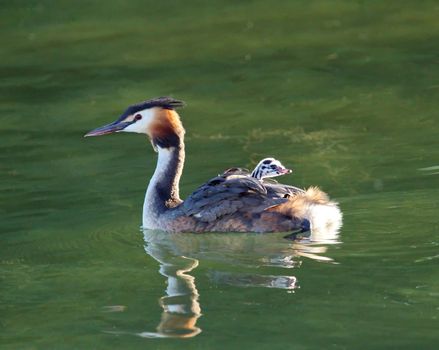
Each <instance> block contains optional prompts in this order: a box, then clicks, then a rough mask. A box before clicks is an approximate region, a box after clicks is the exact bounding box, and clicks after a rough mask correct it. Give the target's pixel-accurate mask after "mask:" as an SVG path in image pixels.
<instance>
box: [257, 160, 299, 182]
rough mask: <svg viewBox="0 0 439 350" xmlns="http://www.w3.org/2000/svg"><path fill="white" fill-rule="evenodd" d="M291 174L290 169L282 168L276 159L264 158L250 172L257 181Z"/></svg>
mask: <svg viewBox="0 0 439 350" xmlns="http://www.w3.org/2000/svg"><path fill="white" fill-rule="evenodd" d="M291 172H292V170H291V169H287V168H286V167H284V166H283V165H282V163H281V162H280V161H278V160H277V159H275V158H264V159H262V160H261V161H260V162H259V163H258V165H256V168H255V169H254V170H253V171H252V173H251V176H252V177H254V178H256V179H258V180H263V179H266V178H270V177H276V176H281V175H285V174H291Z"/></svg>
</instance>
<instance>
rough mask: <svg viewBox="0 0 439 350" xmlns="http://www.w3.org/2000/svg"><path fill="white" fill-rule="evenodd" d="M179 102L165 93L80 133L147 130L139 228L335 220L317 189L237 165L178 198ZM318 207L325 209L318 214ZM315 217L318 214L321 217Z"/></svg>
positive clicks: (249, 228) (281, 225)
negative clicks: (148, 157)
mask: <svg viewBox="0 0 439 350" xmlns="http://www.w3.org/2000/svg"><path fill="white" fill-rule="evenodd" d="M182 105H183V103H182V102H181V101H178V100H174V99H172V98H169V97H161V98H157V99H152V100H148V101H145V102H143V103H140V104H137V105H133V106H131V107H129V108H128V109H127V110H126V111H125V113H124V114H122V116H121V117H120V118H119V119H118V120H116V121H115V122H113V123H111V124H108V125H105V126H103V127H101V128H98V129H95V130H93V131H91V132H89V133H88V134H86V135H85V136H98V135H105V134H109V133H114V132H121V131H124V132H136V133H144V134H146V135H148V136H149V138H150V140H151V143H152V145H153V147H154V149H155V150H156V151H157V152H158V161H157V167H156V170H155V172H154V175H153V176H152V178H151V181H150V183H149V186H148V189H147V191H146V196H145V202H144V205H143V227H144V228H145V229H160V230H164V231H168V232H290V231H293V230H297V229H302V228H303V223H304V222H305V221H307V220H310V221H311V228H312V227H313V226H316V225H317V224H318V225H321V224H323V225H334V224H335V225H337V223H338V225H339V224H340V223H341V212H340V210H339V209H338V207H337V204H336V203H334V202H331V201H329V199H328V197H327V195H326V194H325V193H323V192H322V191H320V190H319V189H317V188H311V189H309V190H307V191H303V190H300V189H297V188H295V187H292V186H284V185H280V184H271V183H268V182H265V181H260V180H259V179H257V178H255V177H252V176H251V174H249V173H246V172H243V171H242V170H240V169H237V170H236V169H235V170H233V169H230V170H228V171H226V172H225V173H224V174H222V175H219V176H217V177H215V178H213V179H211V180H210V181H208V182H207V183H206V184H204V185H202V186H201V187H199V188H198V189H197V190H195V192H194V193H192V194H191V195H190V196H189V197H188V198H187V199H186V200H185V201H182V200H181V199H180V196H179V181H180V177H181V174H182V170H183V163H184V158H185V152H184V133H185V131H184V128H183V126H182V124H181V121H180V118H179V116H178V114H177V112H176V111H175V108H177V107H181V106H182ZM326 209H328V210H326ZM323 211H325V212H327V213H325V215H322V214H323ZM328 213H329V214H328ZM319 217H322V218H323V217H324V221H322V220H320V219H319ZM320 221H322V222H321V223H320Z"/></svg>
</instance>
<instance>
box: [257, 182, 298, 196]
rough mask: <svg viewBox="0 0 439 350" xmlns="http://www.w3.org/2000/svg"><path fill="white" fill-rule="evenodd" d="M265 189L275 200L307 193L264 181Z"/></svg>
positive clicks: (296, 188)
mask: <svg viewBox="0 0 439 350" xmlns="http://www.w3.org/2000/svg"><path fill="white" fill-rule="evenodd" d="M263 185H264V187H265V188H266V190H267V194H268V196H270V197H274V198H287V197H291V196H294V195H297V194H301V193H305V190H303V189H301V188H299V187H296V186H290V185H284V184H280V183H273V182H271V181H270V182H267V181H266V180H264V183H263Z"/></svg>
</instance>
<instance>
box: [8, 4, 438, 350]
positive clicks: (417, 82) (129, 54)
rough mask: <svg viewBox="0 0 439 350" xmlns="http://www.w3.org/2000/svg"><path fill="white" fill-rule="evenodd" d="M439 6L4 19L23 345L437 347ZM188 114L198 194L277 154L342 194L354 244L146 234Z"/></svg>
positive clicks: (13, 293) (13, 254) (149, 7)
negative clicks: (167, 122) (161, 115)
mask: <svg viewBox="0 0 439 350" xmlns="http://www.w3.org/2000/svg"><path fill="white" fill-rule="evenodd" d="M438 16H439V4H438V3H437V2H436V1H421V2H414V1H413V2H409V1H385V2H375V1H369V2H366V1H331V2H326V1H294V2H293V1H290V2H274V3H270V4H268V3H267V2H265V1H252V2H249V1H243V2H235V1H229V2H221V3H220V2H215V3H214V2H210V3H206V2H201V1H193V2H192V1H190V2H184V3H183V2H177V1H167V2H144V1H130V2H127V3H121V2H116V1H106V2H105V3H104V2H70V1H58V2H56V3H53V2H50V1H38V2H36V1H32V2H19V1H14V2H8V3H4V4H3V5H2V10H1V12H0V22H1V23H2V30H1V51H2V54H1V56H0V71H1V80H0V108H1V114H2V119H1V126H0V146H1V154H0V157H1V162H0V169H1V171H0V213H1V221H0V229H1V235H0V240H1V241H0V310H1V313H0V315H1V316H0V329H1V335H2V338H1V340H0V348H2V349H113V348H114V349H145V348H147V349H176V348H184V349H245V348H252V349H389V348H397V349H414V348H416V349H434V348H437V344H438V342H439V334H438V329H439V320H438V317H439V269H438V267H439V266H438V263H439V233H438V232H439V220H438V208H439V206H438V198H439V177H438V176H439V142H438V140H439V137H438V135H439V118H438V101H439V65H438V63H439V56H438V53H439V44H438V43H439V21H438ZM161 95H172V96H174V97H176V98H180V99H183V100H185V101H186V102H187V107H186V108H185V109H183V110H182V111H181V116H182V119H183V122H184V125H185V127H186V129H187V140H186V141H187V163H186V166H185V170H184V175H183V178H182V183H181V192H182V195H183V197H184V196H186V195H188V194H190V193H191V191H193V190H194V189H195V188H196V187H197V186H198V185H200V184H201V183H203V182H204V181H206V180H208V179H209V178H210V177H212V176H215V175H216V174H218V173H219V172H221V171H223V170H224V169H226V168H229V167H231V166H246V167H249V168H250V167H252V166H254V165H255V163H256V162H257V161H258V160H259V159H261V158H263V157H266V156H275V157H276V158H278V159H280V160H281V161H282V162H283V163H284V164H285V165H286V166H288V167H293V168H294V170H295V172H294V173H293V175H289V176H285V177H283V178H282V179H281V180H282V181H283V182H285V183H289V184H295V185H297V186H301V187H306V186H309V185H319V186H321V187H322V188H323V189H324V190H325V191H327V192H328V193H329V194H330V195H331V197H332V198H333V199H335V200H337V201H339V203H340V206H341V209H342V211H343V214H344V225H343V227H342V229H341V232H340V235H339V237H338V239H337V240H336V241H335V242H326V243H324V242H323V243H322V242H315V243H309V242H306V241H305V242H294V241H289V240H285V239H283V234H273V235H254V234H253V235H252V234H206V235H193V234H186V235H168V234H164V233H161V232H150V231H149V232H141V231H140V229H139V226H140V224H141V208H142V202H143V197H144V191H145V187H146V185H147V183H148V181H149V178H150V176H151V174H152V172H153V169H154V167H155V161H156V155H155V153H154V152H153V151H152V149H151V147H150V145H149V143H148V142H147V140H146V139H145V137H142V136H139V135H128V134H126V135H111V136H106V137H101V138H93V139H84V138H83V137H82V136H83V134H84V133H85V132H87V131H89V130H91V129H93V128H95V127H97V126H100V125H103V124H105V123H108V122H110V121H112V120H114V119H115V118H116V117H117V116H119V115H120V114H121V113H122V112H123V110H124V109H125V108H126V107H127V106H128V105H130V104H132V103H135V102H138V101H141V100H144V99H147V98H151V97H155V96H161Z"/></svg>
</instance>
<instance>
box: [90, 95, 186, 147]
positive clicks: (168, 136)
mask: <svg viewBox="0 0 439 350" xmlns="http://www.w3.org/2000/svg"><path fill="white" fill-rule="evenodd" d="M183 106H184V102H183V101H179V100H175V99H173V98H171V97H158V98H154V99H151V100H147V101H144V102H141V103H138V104H135V105H132V106H129V107H128V108H127V110H126V111H125V112H124V113H123V114H122V115H121V116H120V117H119V118H118V119H117V120H116V121H114V122H113V123H110V124H107V125H104V126H101V127H100V128H97V129H94V130H92V131H90V132H88V133H87V134H85V135H84V136H85V137H89V136H100V135H107V134H112V133H115V132H135V133H139V134H146V135H148V136H149V137H150V139H151V142H152V144H153V146H154V147H156V146H160V147H162V148H168V147H173V146H178V144H179V143H180V139H181V138H182V137H183V136H184V128H183V126H182V124H181V121H180V117H179V116H178V113H177V112H176V111H175V109H176V108H178V107H183Z"/></svg>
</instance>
